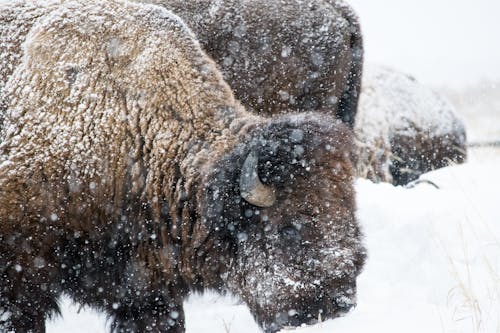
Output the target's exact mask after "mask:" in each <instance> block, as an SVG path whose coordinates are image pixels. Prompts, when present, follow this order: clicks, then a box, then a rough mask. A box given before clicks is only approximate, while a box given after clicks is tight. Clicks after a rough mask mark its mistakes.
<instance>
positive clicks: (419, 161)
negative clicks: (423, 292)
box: [355, 65, 466, 185]
mask: <svg viewBox="0 0 500 333" xmlns="http://www.w3.org/2000/svg"><path fill="white" fill-rule="evenodd" d="M355 133H356V136H357V141H358V143H357V150H358V154H357V157H358V162H357V171H356V174H357V175H359V176H361V177H365V178H368V179H371V180H373V181H386V182H392V183H394V184H396V185H400V184H406V183H408V182H410V181H412V180H414V179H416V178H418V177H419V175H421V174H423V173H425V172H427V171H430V170H433V169H437V168H441V167H444V166H447V165H449V164H450V163H462V162H464V160H465V158H466V135H465V126H464V124H463V122H462V121H461V120H460V119H459V117H458V116H457V114H456V112H455V110H454V108H453V107H452V106H451V105H450V104H449V103H448V102H447V101H446V100H445V99H444V98H443V97H441V96H440V95H439V94H437V93H435V92H433V91H432V90H431V89H429V88H427V87H425V86H423V85H422V84H420V83H418V82H417V81H416V80H415V79H414V78H412V77H410V76H408V75H406V74H403V73H400V72H397V71H394V70H392V69H389V68H385V67H381V66H376V65H370V66H366V68H365V71H364V73H363V83H362V90H361V96H360V101H359V109H358V113H357V116H356V124H355Z"/></svg>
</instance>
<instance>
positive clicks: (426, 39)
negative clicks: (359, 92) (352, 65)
mask: <svg viewBox="0 0 500 333" xmlns="http://www.w3.org/2000/svg"><path fill="white" fill-rule="evenodd" d="M347 1H348V2H349V3H350V4H351V5H352V6H353V7H354V8H355V10H356V11H357V12H358V14H359V16H360V18H361V24H362V29H363V34H364V36H365V52H366V53H365V55H366V60H367V61H369V62H376V63H381V64H386V65H390V66H391V67H394V68H397V69H400V70H402V71H405V72H407V73H410V74H412V75H414V76H415V77H416V78H417V79H418V80H419V81H421V82H423V83H427V84H431V85H434V86H465V85H472V84H477V83H478V82H479V81H481V80H484V79H487V80H490V81H497V82H500V0H474V1H468V0H347Z"/></svg>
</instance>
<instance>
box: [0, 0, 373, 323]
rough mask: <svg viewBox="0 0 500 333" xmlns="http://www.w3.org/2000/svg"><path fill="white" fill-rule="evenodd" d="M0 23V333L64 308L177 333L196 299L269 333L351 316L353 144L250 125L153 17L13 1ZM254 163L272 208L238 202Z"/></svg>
mask: <svg viewBox="0 0 500 333" xmlns="http://www.w3.org/2000/svg"><path fill="white" fill-rule="evenodd" d="M34 3H35V4H36V5H35V6H34V5H33V4H34ZM36 6H40V7H43V6H46V7H44V8H39V9H36V8H35V7H36ZM0 23H1V25H0V27H1V28H0V29H2V34H1V35H2V43H1V44H0V59H2V62H1V65H2V67H1V73H2V83H1V84H2V86H1V89H2V90H1V91H0V95H1V96H0V97H1V99H2V100H3V111H2V112H3V113H2V114H3V118H4V121H3V127H2V130H1V137H0V330H1V331H7V332H8V331H15V332H44V320H45V319H46V318H47V316H49V315H50V314H52V313H56V312H57V311H58V307H57V303H56V300H57V298H58V296H60V295H61V293H66V294H68V295H70V296H71V297H72V298H73V299H75V300H76V301H78V302H80V303H81V304H88V305H91V306H94V307H98V308H100V309H102V310H104V311H106V312H107V313H108V314H109V315H110V316H111V318H112V320H113V325H112V329H113V330H114V331H116V332H146V331H147V332H183V331H184V313H183V309H182V301H183V299H184V298H185V297H186V295H187V294H188V293H189V291H190V290H203V289H206V288H214V289H217V290H225V289H229V290H230V291H232V292H233V293H235V294H237V295H239V296H240V297H241V298H242V299H243V300H244V301H245V302H246V303H247V304H248V305H249V307H250V309H251V311H252V313H253V314H254V316H255V317H256V319H257V321H258V322H259V323H260V325H261V326H262V327H263V328H264V330H265V331H267V332H274V331H276V330H278V329H279V328H280V327H283V326H285V325H299V324H301V323H304V322H313V321H314V320H315V318H318V316H321V317H322V318H330V317H335V316H337V315H339V314H341V313H343V312H345V311H346V310H347V309H349V308H350V307H351V306H352V305H353V304H354V301H355V300H354V298H355V292H356V276H357V275H358V273H359V271H360V269H361V267H362V265H363V261H364V249H363V247H362V244H361V235H360V231H359V228H358V225H357V222H356V219H355V216H354V212H355V202H354V191H353V184H352V176H353V166H352V163H351V160H350V157H349V156H350V154H351V153H352V144H351V143H352V136H351V135H350V130H349V129H347V127H346V126H344V125H342V124H340V123H338V122H336V121H335V119H334V118H333V117H328V116H326V115H321V114H315V113H302V114H300V115H287V116H283V117H277V118H272V119H265V118H259V117H257V116H254V115H252V114H250V113H248V112H246V111H245V110H244V109H243V108H242V107H241V106H240V105H239V103H238V102H237V101H236V100H235V99H234V97H233V95H232V92H231V90H230V88H229V86H228V85H227V84H226V83H225V81H224V80H223V79H222V74H221V73H220V72H219V71H218V70H217V69H216V66H215V64H214V63H213V62H212V60H210V59H209V58H208V57H207V56H206V55H205V53H204V52H203V51H202V50H201V47H200V46H199V44H198V42H197V40H196V39H195V38H194V35H193V34H192V33H191V31H190V30H189V29H188V28H187V27H186V26H185V25H184V24H183V23H182V21H181V20H180V19H179V18H178V17H177V16H175V15H173V14H172V13H170V12H169V11H167V10H165V9H162V8H160V7H156V6H152V5H140V4H132V3H129V2H121V1H91V2H87V1H63V2H62V3H61V4H58V2H25V1H11V2H2V3H1V4H0ZM3 59H7V61H3ZM250 153H251V154H252V156H257V158H258V164H257V170H258V174H259V177H260V178H261V181H262V182H263V184H264V186H267V187H273V188H274V189H275V193H276V201H275V202H274V204H273V205H272V206H271V207H268V208H258V207H256V206H253V205H251V204H250V203H248V202H246V201H245V200H244V199H243V198H242V197H241V195H240V190H239V179H240V174H241V171H240V170H241V168H242V165H243V164H244V161H245V160H246V159H247V156H249V154H250Z"/></svg>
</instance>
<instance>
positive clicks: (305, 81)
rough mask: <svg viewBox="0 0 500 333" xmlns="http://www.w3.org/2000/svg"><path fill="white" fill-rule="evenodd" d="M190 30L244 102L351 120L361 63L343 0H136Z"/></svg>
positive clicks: (357, 35)
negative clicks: (161, 9) (157, 8)
mask: <svg viewBox="0 0 500 333" xmlns="http://www.w3.org/2000/svg"><path fill="white" fill-rule="evenodd" d="M137 1H140V2H143V1H146V2H151V3H156V4H161V5H162V6H165V7H166V8H168V9H171V10H172V11H173V12H174V13H176V14H177V15H179V16H180V17H181V18H182V19H183V20H184V21H185V22H186V24H187V25H188V26H189V27H190V28H191V29H192V30H193V31H194V32H195V34H196V36H197V37H198V39H199V41H200V43H201V45H202V47H203V48H204V50H205V51H206V52H207V53H208V54H209V55H210V56H211V57H212V58H213V59H214V60H215V62H217V63H218V64H219V67H220V69H221V71H222V73H223V75H224V78H225V79H226V81H227V82H228V83H229V85H230V86H231V88H232V89H233V91H234V94H235V96H236V98H238V99H239V100H240V101H241V102H242V103H243V105H245V106H246V107H247V109H249V110H252V111H254V112H257V113H259V114H267V115H270V114H272V115H275V114H280V113H283V112H290V111H299V112H302V111H318V110H325V111H327V112H330V113H331V114H333V115H336V116H337V117H338V118H340V119H342V120H343V121H344V122H346V123H348V124H350V125H351V126H352V125H353V123H354V116H355V114H356V109H357V104H358V94H359V90H360V82H361V70H362V65H363V44H362V35H361V29H360V26H359V22H358V18H357V16H356V14H355V13H354V12H353V10H352V9H351V8H350V7H349V6H348V5H347V4H346V3H344V2H343V1H341V0H309V1H297V0H286V1H281V0H243V1H241V0H219V1H212V0H191V1H185V0H137Z"/></svg>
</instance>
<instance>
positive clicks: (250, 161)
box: [240, 152, 276, 207]
mask: <svg viewBox="0 0 500 333" xmlns="http://www.w3.org/2000/svg"><path fill="white" fill-rule="evenodd" d="M257 163H258V159H257V155H256V154H255V153H254V152H250V153H249V154H248V156H247V158H246V160H245V163H243V167H242V168H241V176H240V193H241V197H242V198H243V199H245V200H246V201H247V202H249V203H251V204H252V205H255V206H257V207H271V206H272V205H273V204H274V202H275V201H276V192H275V190H274V188H273V187H271V186H267V185H264V184H262V182H261V181H260V179H259V175H258V172H257Z"/></svg>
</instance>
